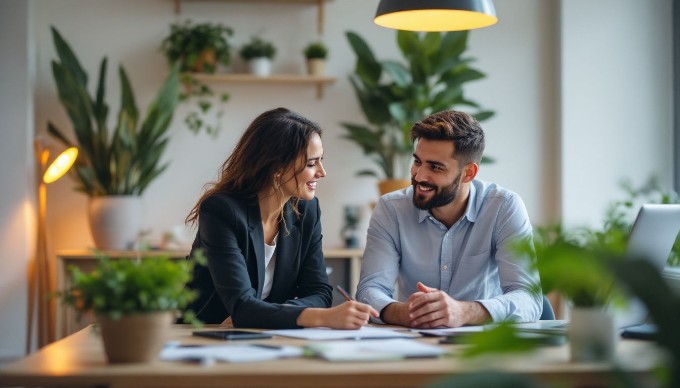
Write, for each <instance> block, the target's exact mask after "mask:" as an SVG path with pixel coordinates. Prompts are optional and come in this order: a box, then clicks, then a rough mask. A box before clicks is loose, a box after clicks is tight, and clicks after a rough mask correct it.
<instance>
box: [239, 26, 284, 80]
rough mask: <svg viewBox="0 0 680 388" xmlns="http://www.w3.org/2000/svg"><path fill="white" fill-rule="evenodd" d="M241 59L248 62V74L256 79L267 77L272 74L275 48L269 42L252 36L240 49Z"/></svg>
mask: <svg viewBox="0 0 680 388" xmlns="http://www.w3.org/2000/svg"><path fill="white" fill-rule="evenodd" d="M239 53H240V54H241V58H243V60H245V61H247V62H248V69H249V70H250V73H252V74H254V75H256V76H258V77H267V76H269V75H270V74H271V72H272V62H271V61H272V59H274V57H275V56H276V47H274V44H272V43H271V42H269V41H266V40H263V39H262V38H260V37H257V36H253V37H252V38H251V39H250V42H248V43H246V44H245V45H243V47H241V50H240V51H239Z"/></svg>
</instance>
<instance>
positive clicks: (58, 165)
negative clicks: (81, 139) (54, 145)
mask: <svg viewBox="0 0 680 388" xmlns="http://www.w3.org/2000/svg"><path fill="white" fill-rule="evenodd" d="M77 157H78V148H76V147H71V148H69V149H67V150H66V151H64V152H62V153H61V154H60V155H59V156H57V158H56V159H54V162H52V164H50V166H49V167H47V170H45V174H44V175H43V182H45V183H52V182H54V181H56V180H58V179H59V178H61V177H62V176H63V175H64V174H66V172H67V171H68V170H69V169H70V168H71V166H73V163H75V161H76V158H77Z"/></svg>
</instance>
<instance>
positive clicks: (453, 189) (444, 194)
mask: <svg viewBox="0 0 680 388" xmlns="http://www.w3.org/2000/svg"><path fill="white" fill-rule="evenodd" d="M462 173H463V171H462V169H461V171H459V172H458V176H457V177H456V178H455V179H454V180H453V183H451V184H450V185H448V186H445V187H443V188H441V189H440V188H439V187H437V186H435V185H433V184H430V183H420V182H417V181H416V179H415V178H414V177H411V184H412V185H413V205H414V206H415V207H417V208H418V209H420V210H432V209H434V208H436V207H441V206H444V205H448V204H450V203H451V202H453V200H454V199H456V197H457V196H458V192H459V191H460V177H461V175H462ZM418 185H420V186H424V187H431V188H433V189H434V195H433V196H432V198H430V199H429V200H428V199H426V197H425V196H423V195H418V193H417V187H416V186H418Z"/></svg>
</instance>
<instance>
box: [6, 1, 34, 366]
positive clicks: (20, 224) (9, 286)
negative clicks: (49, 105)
mask: <svg viewBox="0 0 680 388" xmlns="http://www.w3.org/2000/svg"><path fill="white" fill-rule="evenodd" d="M29 8H30V7H29V4H28V3H27V2H24V1H22V0H9V1H2V2H0V52H3V53H5V54H4V55H3V59H2V66H0V68H1V69H2V71H1V72H0V91H2V92H0V136H1V139H2V140H1V141H0V182H2V183H0V263H1V264H0V265H1V266H2V271H0V328H1V329H2V330H1V331H0V333H1V334H0V360H1V359H3V358H4V359H9V358H14V357H18V356H21V355H23V353H24V348H25V341H26V321H27V305H28V303H27V301H28V292H27V291H28V285H27V283H26V275H27V271H28V263H29V257H30V256H31V255H32V250H31V246H32V242H33V237H32V235H33V233H32V232H33V231H34V224H33V222H32V220H33V219H34V217H33V214H34V206H35V203H34V200H33V198H34V194H33V186H32V184H33V178H32V177H33V168H34V165H33V159H32V154H33V153H32V144H33V143H32V141H33V102H32V96H31V80H32V79H31V65H30V64H31V62H32V59H31V58H30V57H31V53H30V51H29V48H30V46H31V43H30V38H31V34H30V29H29V27H28V21H29V19H30V18H29Z"/></svg>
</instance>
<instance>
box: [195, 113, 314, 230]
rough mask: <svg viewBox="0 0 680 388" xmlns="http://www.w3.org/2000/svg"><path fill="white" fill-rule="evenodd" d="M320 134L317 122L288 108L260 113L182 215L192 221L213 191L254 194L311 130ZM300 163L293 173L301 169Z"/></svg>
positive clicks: (289, 161) (303, 152)
mask: <svg viewBox="0 0 680 388" xmlns="http://www.w3.org/2000/svg"><path fill="white" fill-rule="evenodd" d="M315 133H316V134H318V135H319V136H321V128H320V127H319V125H318V124H316V123H314V122H312V121H310V120H308V119H306V118H304V117H302V116H300V115H299V114H297V113H295V112H291V111H290V110H288V109H286V108H276V109H272V110H269V111H266V112H264V113H262V114H261V115H259V116H257V118H255V120H253V122H252V123H251V124H250V126H248V128H247V129H246V131H245V132H244V133H243V136H241V139H240V140H239V142H238V144H236V147H235V148H234V151H233V152H232V153H231V155H230V156H229V158H227V160H226V161H225V162H224V164H222V167H221V168H220V174H219V179H218V180H217V181H216V182H212V183H209V184H208V185H207V187H208V188H207V189H206V191H205V193H204V194H203V195H202V196H201V198H200V199H199V200H198V202H197V203H196V205H195V206H194V207H193V209H191V212H190V213H189V215H188V216H187V218H186V220H185V221H186V223H188V224H194V223H196V221H197V220H198V212H199V208H200V206H201V203H203V200H205V199H206V198H207V197H209V196H210V195H212V194H214V193H217V192H226V193H229V194H235V195H238V196H242V197H253V198H257V194H258V193H259V192H261V191H263V190H266V189H268V188H270V187H273V186H275V175H276V174H280V173H282V172H283V171H285V170H286V169H287V168H288V167H290V166H295V162H296V161H297V160H298V158H300V156H304V159H305V160H306V159H307V146H308V145H309V141H310V139H311V137H312V135H313V134H315ZM305 165H306V164H304V163H303V164H302V166H300V169H299V170H298V171H295V179H296V181H297V174H299V173H300V172H302V171H303V169H304V168H305Z"/></svg>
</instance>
